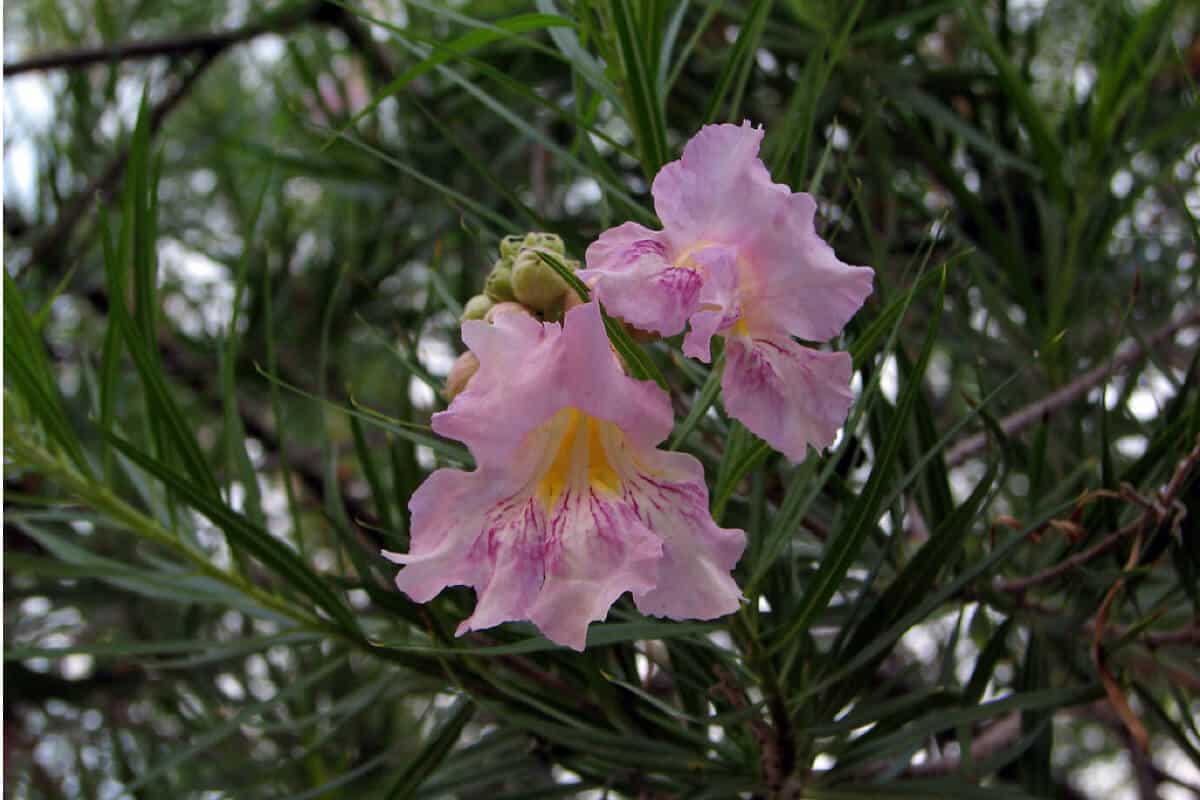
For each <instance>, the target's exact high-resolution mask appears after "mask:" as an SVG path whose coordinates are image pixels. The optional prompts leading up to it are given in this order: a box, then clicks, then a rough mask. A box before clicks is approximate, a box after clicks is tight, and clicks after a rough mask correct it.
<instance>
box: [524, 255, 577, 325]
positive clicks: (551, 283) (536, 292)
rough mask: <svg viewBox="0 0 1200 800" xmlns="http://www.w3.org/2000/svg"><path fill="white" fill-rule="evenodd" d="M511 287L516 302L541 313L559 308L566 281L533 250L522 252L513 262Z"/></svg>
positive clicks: (565, 288)
mask: <svg viewBox="0 0 1200 800" xmlns="http://www.w3.org/2000/svg"><path fill="white" fill-rule="evenodd" d="M512 287H513V292H514V294H516V296H517V300H519V301H520V302H522V303H524V304H525V305H527V306H529V307H530V308H532V309H534V310H537V311H542V312H546V311H550V310H551V309H553V308H555V307H557V306H559V305H560V302H561V300H562V296H563V293H564V292H566V291H567V284H566V281H564V280H563V279H562V278H560V277H559V276H558V273H557V272H555V271H554V268H553V267H551V266H550V265H549V264H547V263H545V262H544V261H542V259H541V257H540V256H538V254H537V251H534V250H522V251H521V254H520V255H519V256H517V259H516V261H515V262H513V271H512Z"/></svg>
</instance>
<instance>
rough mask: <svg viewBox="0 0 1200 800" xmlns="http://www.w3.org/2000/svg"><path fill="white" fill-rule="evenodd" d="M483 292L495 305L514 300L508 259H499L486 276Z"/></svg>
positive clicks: (510, 267)
mask: <svg viewBox="0 0 1200 800" xmlns="http://www.w3.org/2000/svg"><path fill="white" fill-rule="evenodd" d="M483 291H484V292H486V293H487V296H488V297H490V298H492V299H493V300H495V301H496V302H497V303H505V302H508V301H510V300H513V299H515V298H516V295H514V294H513V283H512V266H511V262H510V261H509V260H508V259H504V258H502V259H500V260H499V261H497V262H496V266H494V267H492V272H491V274H490V275H488V278H487V282H486V283H485V284H484V285H483Z"/></svg>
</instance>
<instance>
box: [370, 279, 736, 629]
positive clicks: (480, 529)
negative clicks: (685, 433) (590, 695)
mask: <svg viewBox="0 0 1200 800" xmlns="http://www.w3.org/2000/svg"><path fill="white" fill-rule="evenodd" d="M462 330H463V340H464V341H465V342H466V344H467V346H468V347H469V348H470V350H471V352H473V353H474V354H475V355H476V356H477V357H478V359H479V369H478V372H476V373H475V375H474V376H473V377H472V378H471V380H470V383H468V384H467V388H466V389H465V390H464V391H463V392H462V393H461V394H459V395H457V396H456V397H455V398H454V401H453V402H452V403H451V404H450V407H449V409H447V410H446V411H443V412H441V413H439V414H435V415H434V418H433V427H434V430H435V431H437V432H438V433H439V434H441V435H443V436H447V437H449V438H452V439H457V440H459V441H461V442H463V443H464V444H466V445H467V447H468V448H469V449H470V450H471V454H472V455H473V456H474V458H475V461H476V465H477V466H476V469H475V470H474V471H472V472H465V471H462V470H456V469H440V470H438V471H436V472H435V473H433V474H432V475H431V476H430V477H429V479H428V480H427V481H426V482H425V483H424V484H422V486H421V487H420V488H419V489H418V490H417V491H416V492H415V493H414V494H413V497H412V499H411V501H410V503H409V509H410V511H411V512H412V545H411V548H410V552H409V553H407V554H398V553H385V555H387V556H388V557H389V558H390V559H392V560H393V561H396V562H398V563H400V564H403V565H404V567H403V569H401V570H400V573H399V575H398V576H397V577H396V585H397V586H398V587H399V588H400V589H402V590H403V591H404V592H406V593H407V594H408V595H409V596H410V597H412V598H413V599H414V600H416V601H418V602H425V601H428V600H430V599H432V598H433V597H434V596H435V595H437V594H438V593H439V592H441V590H442V589H443V588H445V587H447V586H453V585H463V586H471V587H473V588H474V589H475V592H476V594H477V598H478V599H477V602H476V605H475V610H474V613H472V614H471V616H470V617H468V618H467V619H466V620H465V621H463V623H462V624H461V625H460V626H459V627H458V631H457V632H458V634H459V635H461V634H463V633H465V632H467V631H472V630H480V629H483V628H490V627H492V626H494V625H498V624H500V623H502V622H506V621H510V620H529V621H531V622H533V623H534V624H535V625H536V626H537V627H538V628H539V629H540V630H541V631H542V633H543V634H545V635H546V636H547V637H548V638H549V639H551V640H553V641H555V642H558V643H559V644H563V645H566V646H567V647H571V648H574V649H576V650H582V649H583V646H584V643H585V642H586V639H587V628H588V624H589V623H591V622H593V621H597V620H603V619H604V618H605V616H606V615H607V613H608V609H609V607H610V606H611V605H612V604H613V603H614V602H616V600H617V599H618V598H619V597H620V596H621V595H622V594H623V593H625V592H627V591H628V592H632V594H633V598H634V601H635V603H636V605H637V607H638V609H639V610H641V611H642V612H643V613H645V614H651V615H656V616H664V617H670V618H673V619H714V618H716V617H720V616H723V615H725V614H729V613H731V612H733V611H735V610H736V609H737V607H738V603H739V601H740V599H741V592H740V591H739V590H738V587H737V584H736V583H735V582H734V580H733V578H732V576H731V575H730V571H731V570H732V569H733V567H734V565H735V564H736V563H737V561H738V559H739V558H740V557H741V554H742V550H743V549H744V547H745V534H744V533H743V532H742V531H740V530H734V529H726V528H720V527H718V526H717V525H716V523H714V522H713V519H712V517H711V515H710V514H709V511H708V489H707V486H706V485H705V483H704V474H703V469H702V467H701V465H700V463H699V462H698V461H696V459H694V458H692V457H691V456H689V455H686V454H683V453H671V452H665V451H662V450H658V449H656V445H657V444H658V443H660V442H661V441H662V440H663V439H664V438H666V436H667V435H668V433H670V431H671V427H672V423H673V418H672V410H671V404H670V400H669V398H668V396H667V395H666V393H665V392H663V391H662V390H661V389H660V388H659V387H658V386H656V385H655V384H653V383H651V382H647V381H638V380H635V379H633V378H631V377H629V376H628V375H626V374H625V373H624V371H623V370H622V369H621V366H620V362H619V361H618V360H617V358H616V356H615V355H614V354H613V352H612V350H611V349H610V346H609V342H608V337H607V335H606V334H605V331H604V325H603V322H602V320H601V317H600V309H599V306H598V305H597V304H596V303H588V304H585V305H581V306H579V307H577V308H574V309H572V310H571V311H569V312H568V313H567V315H566V317H565V319H564V321H563V322H562V324H559V323H542V322H538V321H537V320H535V319H533V318H532V317H530V316H528V315H527V314H524V313H522V312H520V311H510V312H509V313H504V314H499V315H497V316H495V318H494V319H493V321H492V323H491V324H489V323H487V322H484V321H469V322H466V323H464V324H463V329H462Z"/></svg>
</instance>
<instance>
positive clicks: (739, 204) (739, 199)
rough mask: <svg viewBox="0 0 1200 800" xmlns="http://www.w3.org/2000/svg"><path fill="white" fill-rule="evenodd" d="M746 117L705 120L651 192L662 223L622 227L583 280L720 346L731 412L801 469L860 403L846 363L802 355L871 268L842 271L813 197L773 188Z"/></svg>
mask: <svg viewBox="0 0 1200 800" xmlns="http://www.w3.org/2000/svg"><path fill="white" fill-rule="evenodd" d="M762 137H763V132H762V130H761V129H759V128H754V127H752V126H751V125H750V124H749V123H743V124H742V125H740V126H737V125H708V126H705V127H704V128H702V129H701V130H700V132H699V133H697V134H696V136H695V137H693V138H692V139H691V141H689V142H688V143H687V145H686V146H685V147H684V150H683V157H682V158H681V159H680V160H678V161H673V162H671V163H670V164H667V165H666V166H664V167H663V168H662V169H661V170H660V171H659V173H658V175H657V176H656V177H655V179H654V183H653V185H652V187H651V191H652V193H653V195H654V207H655V210H656V211H657V213H658V216H659V218H660V219H661V220H662V223H663V229H662V230H661V231H653V230H650V229H648V228H645V227H643V226H641V225H638V224H636V223H633V222H627V223H625V224H623V225H620V226H618V227H616V228H612V229H611V230H608V231H605V232H604V233H603V234H602V235H601V236H600V238H599V239H598V240H597V241H596V242H594V243H593V244H592V245H591V246H590V247H589V248H588V250H587V256H586V261H587V269H585V270H581V271H580V272H579V277H580V278H582V279H583V280H584V281H586V282H587V283H588V284H589V285H590V286H591V287H592V289H593V292H594V296H595V297H596V298H597V299H599V300H600V301H601V302H602V303H603V304H604V306H605V308H606V309H607V310H608V312H609V313H610V314H613V315H614V316H617V317H620V318H621V319H622V320H624V321H626V322H627V323H629V324H630V325H633V326H635V327H637V328H641V329H644V330H648V331H654V332H656V333H658V334H660V335H662V336H673V335H675V334H677V333H680V332H682V331H683V330H684V328H685V327H687V328H688V332H687V335H686V337H685V338H684V342H683V350H684V353H685V354H687V355H688V356H690V357H692V358H698V359H701V360H703V361H709V360H710V358H711V354H710V349H709V345H710V341H711V339H712V337H713V336H721V337H723V338H724V340H725V360H726V364H725V372H724V374H723V375H722V378H721V388H722V393H723V396H724V402H725V408H726V409H727V410H728V412H729V413H730V415H732V416H733V417H734V418H735V419H738V420H740V421H741V422H742V423H743V424H744V425H745V426H746V427H747V428H748V429H749V430H751V431H752V432H754V433H755V434H757V435H758V436H760V437H762V438H763V439H765V440H766V441H767V442H768V443H769V444H770V445H771V446H772V447H774V448H775V449H777V450H779V451H780V452H782V453H783V454H784V455H786V456H788V457H789V458H791V459H792V460H793V461H801V460H803V459H804V457H805V455H806V453H807V450H808V447H809V445H811V446H813V447H816V448H818V449H820V448H824V447H828V446H829V445H830V444H832V443H833V440H834V437H835V436H836V434H837V430H838V428H839V427H840V426H841V425H842V424H843V423H844V422H845V419H846V413H847V411H848V410H849V407H850V403H851V401H852V400H853V393H852V392H851V391H850V385H849V384H850V373H851V359H850V356H849V354H847V353H844V352H826V351H821V350H816V349H813V348H810V347H806V346H804V345H802V344H800V343H799V342H797V341H796V338H797V337H798V338H800V339H804V340H807V341H809V342H824V341H827V340H829V339H831V338H833V337H834V336H836V335H837V334H838V333H839V332H840V331H841V330H842V328H843V327H844V326H845V324H846V322H847V321H848V320H849V319H850V318H851V317H852V316H854V314H855V312H857V311H858V309H859V308H860V307H861V306H862V304H863V301H864V300H866V298H867V296H868V295H869V294H870V293H871V284H872V280H873V276H874V272H873V271H872V270H871V269H870V268H867V267H855V266H850V265H848V264H844V263H843V262H841V261H840V260H838V258H837V256H836V255H834V252H833V249H832V248H830V247H829V245H828V244H826V243H825V241H824V240H822V239H821V237H820V236H818V235H817V232H816V229H815V227H814V216H815V213H816V203H815V202H814V200H813V199H812V197H811V196H810V195H808V194H805V193H803V192H792V191H791V190H790V189H789V188H788V187H787V186H785V185H783V184H780V183H774V182H772V180H771V176H770V174H769V173H768V172H767V168H766V166H764V164H763V162H762V161H761V160H760V159H759V157H758V150H759V145H760V144H761V142H762Z"/></svg>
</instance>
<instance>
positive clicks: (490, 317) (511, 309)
mask: <svg viewBox="0 0 1200 800" xmlns="http://www.w3.org/2000/svg"><path fill="white" fill-rule="evenodd" d="M514 313H516V314H524V315H525V316H529V309H527V308H526V307H525V306H523V305H521V304H520V303H511V302H510V303H496V305H494V306H492V310H491V311H489V312H488V313H487V316H486V317H484V318H483V319H484V321H485V322H495V321H496V318H497V317H499V316H500V315H502V314H514Z"/></svg>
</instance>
